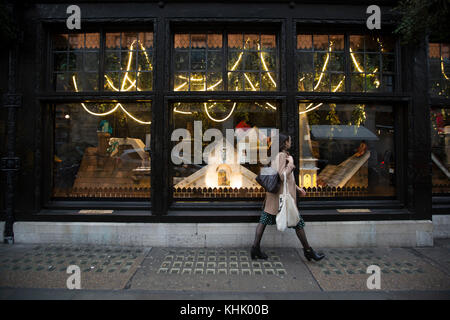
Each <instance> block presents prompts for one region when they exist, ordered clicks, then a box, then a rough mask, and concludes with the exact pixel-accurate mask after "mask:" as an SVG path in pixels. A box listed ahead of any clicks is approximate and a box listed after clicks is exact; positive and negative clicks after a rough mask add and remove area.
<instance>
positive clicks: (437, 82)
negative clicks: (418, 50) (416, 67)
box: [428, 43, 450, 98]
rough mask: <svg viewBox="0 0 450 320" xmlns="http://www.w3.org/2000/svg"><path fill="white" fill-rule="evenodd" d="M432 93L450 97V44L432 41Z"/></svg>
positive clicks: (429, 57)
mask: <svg viewBox="0 0 450 320" xmlns="http://www.w3.org/2000/svg"><path fill="white" fill-rule="evenodd" d="M428 61H429V65H430V93H431V94H432V95H433V96H441V97H447V98H448V97H450V44H444V43H430V44H429V51H428Z"/></svg>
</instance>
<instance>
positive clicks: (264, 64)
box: [258, 43, 277, 88]
mask: <svg viewBox="0 0 450 320" xmlns="http://www.w3.org/2000/svg"><path fill="white" fill-rule="evenodd" d="M258 50H259V54H260V56H261V62H262V64H263V68H264V70H265V71H267V72H268V73H267V74H268V76H269V79H270V80H271V81H272V83H273V85H274V87H275V88H276V87H277V83H276V82H275V80H273V78H272V76H271V75H270V72H269V68H267V66H266V61H265V60H264V57H263V55H262V51H261V47H260V46H259V43H258Z"/></svg>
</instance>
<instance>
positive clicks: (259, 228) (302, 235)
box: [253, 223, 310, 249]
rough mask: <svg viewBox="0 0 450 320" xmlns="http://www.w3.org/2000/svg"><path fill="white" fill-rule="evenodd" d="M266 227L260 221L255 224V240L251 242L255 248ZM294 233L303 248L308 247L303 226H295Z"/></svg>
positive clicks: (258, 244) (259, 242) (257, 246)
mask: <svg viewBox="0 0 450 320" xmlns="http://www.w3.org/2000/svg"><path fill="white" fill-rule="evenodd" d="M265 229H266V225H265V224H262V223H258V225H257V226H256V232H255V241H254V242H253V246H254V247H255V248H259V247H260V244H261V238H262V236H263V233H264V230H265ZM295 233H296V234H297V237H298V239H299V240H300V242H301V243H302V246H303V248H304V249H309V248H310V246H309V243H308V239H306V233H305V230H304V229H303V228H299V227H295Z"/></svg>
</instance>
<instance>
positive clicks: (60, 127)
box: [53, 102, 151, 199]
mask: <svg viewBox="0 0 450 320" xmlns="http://www.w3.org/2000/svg"><path fill="white" fill-rule="evenodd" d="M54 115H55V134H54V159H53V161H54V165H53V181H54V184H53V196H54V197H57V198H61V197H62V198H66V197H71V198H79V197H81V198H86V197H89V198H146V199H148V198H149V197H150V171H151V170H150V157H151V154H150V124H151V103H150V102H139V103H120V102H117V103H108V102H106V103H101V102H98V103H91V102H89V103H88V102H86V103H81V104H80V103H71V104H70V103H65V104H57V105H55V106H54Z"/></svg>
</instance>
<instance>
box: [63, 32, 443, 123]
mask: <svg viewBox="0 0 450 320" xmlns="http://www.w3.org/2000/svg"><path fill="white" fill-rule="evenodd" d="M249 41H250V38H247V40H246V41H245V43H244V47H243V50H242V52H240V54H239V56H238V58H237V60H236V62H235V63H234V64H233V66H232V67H231V68H230V70H229V71H228V76H230V74H231V73H232V72H233V71H235V70H236V69H237V68H238V66H239V64H240V63H241V61H242V56H243V54H244V51H245V50H246V49H247V45H248V42H249ZM377 41H378V42H379V43H380V45H381V47H382V43H381V42H380V40H379V39H377ZM136 44H137V45H139V48H140V49H141V52H142V53H143V54H144V56H145V58H146V61H147V64H148V65H149V68H150V70H153V66H152V64H151V62H150V58H149V56H148V54H147V51H146V50H145V47H144V46H143V45H142V43H141V42H140V41H139V40H134V41H133V42H132V43H131V45H130V47H129V50H130V52H129V53H128V61H127V67H126V70H125V74H124V77H123V80H122V83H121V84H120V89H119V88H118V87H116V86H115V85H114V83H113V81H112V80H111V78H110V77H108V76H107V75H105V80H106V83H107V84H108V86H109V87H110V88H111V89H112V90H113V91H117V92H119V91H130V90H132V89H133V88H136V90H137V91H142V89H141V88H139V86H138V84H137V79H138V78H139V75H140V73H141V67H140V66H139V68H138V71H137V75H136V79H134V80H132V79H130V77H129V75H128V74H129V72H131V70H130V66H131V62H132V60H133V47H134V46H135V45H136ZM333 45H334V43H333V41H330V44H329V46H328V50H327V54H326V58H325V61H324V64H323V66H322V68H321V71H320V74H319V78H318V80H317V83H316V84H315V86H314V89H313V90H314V91H315V90H317V88H318V87H319V85H320V83H321V81H322V79H323V76H324V75H325V73H326V71H327V68H328V65H329V60H330V56H331V54H332V52H333ZM257 47H258V51H259V58H260V61H261V65H262V67H263V69H264V71H265V72H266V74H267V75H268V77H269V80H270V82H271V83H272V85H273V86H274V87H275V88H276V87H277V83H276V81H275V80H274V78H273V77H272V75H271V73H270V71H269V68H268V67H267V64H266V61H265V58H264V56H263V51H261V47H260V45H259V43H258V44H257ZM350 57H351V61H352V63H353V65H354V67H355V69H356V70H357V71H358V72H359V73H360V75H361V76H364V75H365V76H366V77H375V80H374V84H375V86H376V88H378V87H379V86H380V81H379V79H378V77H377V71H378V68H375V69H374V70H373V72H371V73H365V70H364V68H362V67H361V65H360V63H359V62H358V60H357V57H356V56H355V53H354V52H353V51H352V48H350ZM441 72H442V74H443V75H444V77H445V79H447V80H449V77H448V76H447V75H446V74H445V72H444V64H443V59H442V57H441ZM243 74H244V78H245V81H247V82H248V84H249V85H250V87H251V89H252V91H257V90H258V89H257V88H258V86H259V85H258V84H254V83H253V82H252V81H251V79H250V77H249V76H248V74H247V73H246V72H244V73H243ZM178 78H179V79H181V80H184V82H183V83H181V84H180V85H178V86H177V87H175V88H174V91H180V90H181V89H184V87H186V86H188V84H189V82H190V81H193V82H197V81H202V82H203V91H208V90H213V89H214V88H216V87H217V86H218V85H220V84H221V83H222V82H223V80H222V79H220V80H218V81H217V82H216V83H214V84H212V85H211V86H208V87H207V85H206V78H205V76H202V77H201V78H195V77H192V76H189V77H185V76H181V75H178ZM304 79H305V77H303V78H301V79H300V80H299V81H300V82H302V81H303V80H304ZM344 80H345V75H344V76H343V78H342V79H341V80H340V82H339V83H338V84H337V85H336V86H335V87H334V88H333V89H332V92H333V93H334V92H337V91H338V90H339V89H340V88H341V87H342V84H343V83H344ZM72 81H73V85H74V88H75V91H76V92H78V86H77V81H76V77H75V75H73V76H72ZM127 85H128V86H127ZM235 90H236V91H237V90H238V85H236V87H235ZM256 104H257V105H259V106H260V107H263V108H267V107H269V108H271V109H273V110H276V107H275V106H274V105H272V104H271V103H269V102H265V104H264V106H263V105H261V104H260V103H256ZM313 104H314V103H310V104H309V105H308V106H306V108H305V110H303V111H300V112H299V114H304V113H307V112H310V111H313V110H315V109H317V108H319V107H320V106H322V105H323V103H318V104H316V105H314V106H313ZM180 105H181V103H178V104H177V106H175V107H174V109H173V111H174V112H175V113H179V114H185V115H189V114H192V112H191V111H184V110H179V109H177V107H179V106H180ZM216 105H217V103H216V102H214V103H212V104H210V105H208V103H206V102H204V103H203V106H204V111H205V114H206V115H207V117H208V118H209V119H210V120H211V121H214V122H224V121H226V120H227V119H229V118H230V117H231V115H232V114H233V112H234V110H235V109H236V105H237V103H236V102H234V103H233V105H232V107H231V110H230V112H229V113H228V115H226V116H225V117H224V118H222V119H216V118H214V117H213V116H211V114H210V109H211V108H212V107H214V106H216ZM81 106H82V107H83V108H84V110H85V111H86V112H88V113H89V114H91V115H93V116H97V117H104V116H107V115H109V114H112V113H113V112H115V111H116V110H117V109H121V110H122V111H123V112H124V113H125V114H126V115H127V116H128V117H130V118H131V119H133V120H134V121H136V122H137V123H139V124H143V125H148V124H151V121H143V120H140V119H138V118H136V117H135V116H133V115H132V114H131V113H130V112H129V111H128V110H127V109H126V108H125V107H124V106H123V105H122V104H121V103H116V105H115V106H114V108H113V109H111V110H109V111H107V112H103V113H97V112H93V111H91V110H89V108H87V107H86V105H85V103H81Z"/></svg>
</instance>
